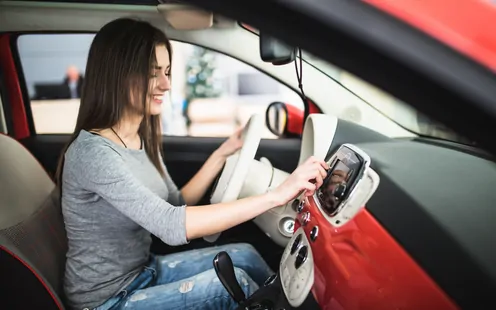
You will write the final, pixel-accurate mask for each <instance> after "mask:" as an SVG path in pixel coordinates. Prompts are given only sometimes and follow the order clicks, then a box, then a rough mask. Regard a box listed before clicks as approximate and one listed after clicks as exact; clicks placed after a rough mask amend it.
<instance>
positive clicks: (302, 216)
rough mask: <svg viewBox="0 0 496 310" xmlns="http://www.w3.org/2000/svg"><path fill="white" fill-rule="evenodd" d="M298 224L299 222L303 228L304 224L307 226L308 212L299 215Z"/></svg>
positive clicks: (308, 220)
mask: <svg viewBox="0 0 496 310" xmlns="http://www.w3.org/2000/svg"><path fill="white" fill-rule="evenodd" d="M300 222H301V225H303V226H305V225H306V224H308V222H310V212H308V211H307V212H305V213H303V214H302V215H301V217H300Z"/></svg>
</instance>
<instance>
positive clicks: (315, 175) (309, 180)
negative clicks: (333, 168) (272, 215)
mask: <svg viewBox="0 0 496 310" xmlns="http://www.w3.org/2000/svg"><path fill="white" fill-rule="evenodd" d="M327 169H329V166H328V165H327V163H326V162H325V161H323V160H319V159H317V158H315V157H313V156H312V157H310V158H309V159H307V160H306V161H305V162H304V163H303V164H301V165H300V166H299V167H298V168H296V170H295V171H293V173H292V174H291V175H290V176H289V177H288V178H287V179H286V180H285V181H284V182H283V183H282V184H281V185H279V186H278V187H277V188H276V189H275V190H273V191H272V192H271V194H272V195H273V197H274V200H275V201H276V202H277V205H278V206H282V205H284V204H286V203H288V202H289V201H291V200H292V199H294V198H295V197H296V196H298V195H299V194H301V192H303V191H305V196H307V197H308V196H312V195H313V194H314V192H315V190H316V189H317V188H319V187H320V186H321V185H322V183H323V180H324V178H325V177H326V176H327Z"/></svg>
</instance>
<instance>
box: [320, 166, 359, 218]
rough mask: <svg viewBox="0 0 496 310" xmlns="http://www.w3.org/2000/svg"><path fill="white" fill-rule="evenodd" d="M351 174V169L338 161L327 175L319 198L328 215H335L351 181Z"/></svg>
mask: <svg viewBox="0 0 496 310" xmlns="http://www.w3.org/2000/svg"><path fill="white" fill-rule="evenodd" d="M350 172H351V169H350V167H348V166H347V165H345V164H344V163H343V162H342V161H340V160H338V161H337V162H336V164H335V165H334V167H332V168H331V169H330V170H329V172H328V173H327V177H326V178H325V180H324V183H323V184H322V187H321V188H320V193H319V198H320V201H321V205H322V207H323V208H324V209H325V211H327V212H328V213H333V212H334V211H335V210H336V209H337V207H338V205H339V203H340V202H341V201H342V199H343V197H344V195H345V192H346V189H347V185H348V181H349V179H350V175H351V173H350Z"/></svg>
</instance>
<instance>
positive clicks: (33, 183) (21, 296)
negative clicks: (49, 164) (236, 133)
mask: <svg viewBox="0 0 496 310" xmlns="http://www.w3.org/2000/svg"><path fill="white" fill-rule="evenodd" d="M0 150H1V151H0V274H1V275H2V277H1V278H2V280H1V281H0V283H1V284H0V292H2V295H3V296H6V298H2V300H1V301H0V302H1V304H2V308H5V309H64V305H63V303H62V296H63V289H62V284H63V281H62V280H63V275H64V268H65V255H66V253H67V237H66V233H65V227H64V220H63V217H62V210H61V207H60V200H59V194H58V191H57V189H56V186H55V184H54V182H53V181H52V180H51V178H50V177H49V176H48V174H47V173H46V171H45V170H44V169H43V167H42V166H41V165H40V163H39V162H38V161H37V160H36V159H35V158H34V157H33V155H31V153H30V152H29V151H28V150H27V149H25V148H24V147H23V146H22V145H21V144H20V143H19V142H17V141H16V140H14V139H12V138H10V137H8V136H6V135H2V134H0Z"/></svg>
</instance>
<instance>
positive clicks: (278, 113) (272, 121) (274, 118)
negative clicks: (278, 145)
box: [265, 101, 288, 137]
mask: <svg viewBox="0 0 496 310" xmlns="http://www.w3.org/2000/svg"><path fill="white" fill-rule="evenodd" d="M265 124H266V125H267V128H268V129H269V130H270V132H272V133H273V134H274V135H276V136H278V137H282V136H283V135H284V134H285V133H286V127H287V125H288V110H287V109H286V105H285V104H284V103H282V102H277V101H276V102H272V103H271V104H269V106H268V107H267V110H266V112H265Z"/></svg>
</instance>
